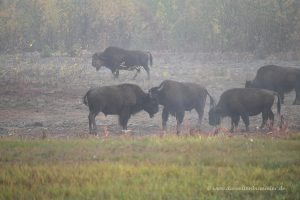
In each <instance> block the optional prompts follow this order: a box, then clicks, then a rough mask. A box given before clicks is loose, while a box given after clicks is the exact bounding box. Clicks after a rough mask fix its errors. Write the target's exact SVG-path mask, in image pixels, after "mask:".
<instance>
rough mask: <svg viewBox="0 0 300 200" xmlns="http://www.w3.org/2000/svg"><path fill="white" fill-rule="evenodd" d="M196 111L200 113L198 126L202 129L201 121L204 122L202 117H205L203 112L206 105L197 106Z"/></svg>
mask: <svg viewBox="0 0 300 200" xmlns="http://www.w3.org/2000/svg"><path fill="white" fill-rule="evenodd" d="M196 111H197V113H198V126H199V129H200V127H201V123H202V118H203V113H204V105H203V106H200V107H199V108H196Z"/></svg>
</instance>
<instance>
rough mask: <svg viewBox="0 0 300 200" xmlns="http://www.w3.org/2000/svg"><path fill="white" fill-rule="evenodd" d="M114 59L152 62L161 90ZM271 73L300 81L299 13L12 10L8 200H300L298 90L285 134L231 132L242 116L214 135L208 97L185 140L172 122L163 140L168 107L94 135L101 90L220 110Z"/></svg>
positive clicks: (106, 125)
mask: <svg viewBox="0 0 300 200" xmlns="http://www.w3.org/2000/svg"><path fill="white" fill-rule="evenodd" d="M109 46H116V47H120V48H124V49H126V50H139V51H142V52H146V53H147V55H148V53H151V55H152V57H153V65H152V66H150V67H149V68H150V79H149V80H148V79H147V73H146V71H145V70H144V68H142V67H141V69H140V72H139V73H137V77H136V78H135V79H133V77H134V75H135V73H136V70H135V69H134V68H133V70H131V71H130V70H120V74H119V77H118V78H116V77H114V76H115V74H114V72H113V70H111V69H109V67H101V68H100V70H99V71H96V69H95V66H93V65H92V57H93V55H94V54H95V53H96V52H98V53H101V52H103V51H104V50H105V49H106V48H107V47H109ZM120 64H121V65H123V64H126V62H125V61H124V62H123V61H122V63H120ZM265 65H278V66H282V67H293V68H296V69H297V68H298V69H300V1H299V0H185V1H182V0H47V1H45V0H0V199H253V198H255V199H300V196H299V192H298V191H300V185H299V178H300V177H299V174H300V172H299V169H300V160H299V156H298V155H299V153H300V137H299V130H300V106H299V105H293V102H294V100H295V98H296V99H297V95H296V92H295V89H293V90H292V91H291V92H289V93H286V94H285V99H284V104H281V114H282V116H283V118H281V117H280V116H279V115H278V114H276V113H277V111H276V103H277V100H275V103H274V105H273V107H272V111H273V113H274V114H275V121H274V127H273V128H269V127H268V126H269V124H270V122H269V121H268V126H267V127H265V128H263V129H262V130H260V129H259V126H260V125H261V122H262V115H261V114H259V115H257V116H251V117H250V126H249V128H250V130H249V131H248V132H247V131H245V124H244V122H243V120H240V122H239V126H238V128H237V130H236V132H235V133H230V127H231V120H230V118H229V117H225V118H223V119H222V123H221V125H220V126H219V127H214V126H211V125H209V116H208V112H209V109H210V103H209V98H207V100H206V103H205V108H204V115H203V120H202V124H201V126H200V128H199V123H198V114H197V112H196V111H195V110H192V111H190V112H188V111H186V112H185V115H184V120H183V123H182V127H181V133H180V134H179V136H177V135H176V125H177V121H176V118H175V117H174V116H172V115H170V116H169V119H168V122H167V128H166V130H165V131H163V130H162V110H163V106H161V105H160V107H159V112H158V113H156V114H155V115H154V117H153V118H149V115H148V113H146V112H144V111H141V112H138V113H137V114H135V115H133V116H131V118H130V119H129V122H128V131H126V132H124V131H122V128H121V126H120V125H119V123H118V116H116V115H107V116H105V115H104V114H103V113H99V114H98V115H97V117H96V126H97V127H98V131H97V133H98V135H97V136H95V135H91V134H89V121H88V115H89V108H88V107H87V106H86V105H84V103H83V97H84V95H85V94H86V93H87V91H88V90H89V89H90V88H95V87H99V86H100V87H102V86H111V85H117V84H123V83H132V84H136V85H138V86H140V87H141V88H142V90H143V91H144V92H148V91H149V89H150V88H152V87H156V86H159V85H160V84H161V82H162V81H164V80H167V79H169V80H175V81H180V82H192V83H197V84H200V85H202V86H204V87H205V88H206V89H207V91H208V92H209V93H210V94H211V96H212V97H213V98H214V100H215V101H216V102H218V101H219V99H220V95H221V94H222V93H223V92H224V91H226V90H228V89H231V88H244V87H245V83H246V81H247V80H253V79H254V77H255V76H256V73H257V70H258V69H259V68H260V67H262V66H265ZM112 72H113V73H112ZM299 85H300V80H299ZM281 119H283V122H284V123H283V126H281V127H280V124H281ZM281 125H282V124H281ZM216 128H218V129H217V130H218V134H215V132H216Z"/></svg>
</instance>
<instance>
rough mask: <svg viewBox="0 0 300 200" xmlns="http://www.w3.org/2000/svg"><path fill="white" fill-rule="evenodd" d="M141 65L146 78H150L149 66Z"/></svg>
mask: <svg viewBox="0 0 300 200" xmlns="http://www.w3.org/2000/svg"><path fill="white" fill-rule="evenodd" d="M143 67H144V69H145V70H146V72H147V79H148V80H150V69H149V67H148V66H143Z"/></svg>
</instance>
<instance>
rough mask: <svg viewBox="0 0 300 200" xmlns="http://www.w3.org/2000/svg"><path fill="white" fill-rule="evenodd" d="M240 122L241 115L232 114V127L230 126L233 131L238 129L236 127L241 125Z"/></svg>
mask: <svg viewBox="0 0 300 200" xmlns="http://www.w3.org/2000/svg"><path fill="white" fill-rule="evenodd" d="M239 122H240V116H239V115H234V116H231V128H230V132H231V133H233V132H234V131H236V129H237V127H238V125H239Z"/></svg>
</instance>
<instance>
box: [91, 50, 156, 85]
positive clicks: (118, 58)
mask: <svg viewBox="0 0 300 200" xmlns="http://www.w3.org/2000/svg"><path fill="white" fill-rule="evenodd" d="M149 63H150V66H152V55H151V53H150V52H143V51H131V50H125V49H122V48H119V47H107V48H106V49H105V50H104V51H103V52H99V53H95V54H94V55H93V57H92V66H93V67H95V68H96V70H97V71H98V70H99V69H100V68H101V67H102V66H105V67H107V68H108V69H110V70H111V72H112V74H113V75H114V77H115V78H118V77H119V70H136V74H135V75H134V77H133V79H135V77H136V76H137V74H138V73H139V72H140V68H141V67H143V68H144V69H145V70H146V72H147V77H148V79H150V68H149V66H148V64H149Z"/></svg>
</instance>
